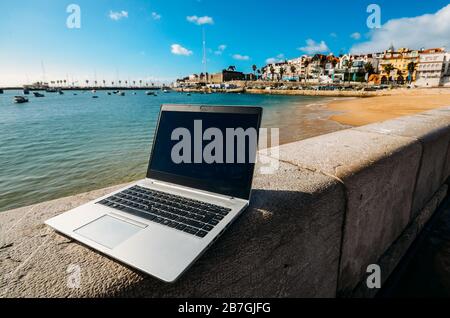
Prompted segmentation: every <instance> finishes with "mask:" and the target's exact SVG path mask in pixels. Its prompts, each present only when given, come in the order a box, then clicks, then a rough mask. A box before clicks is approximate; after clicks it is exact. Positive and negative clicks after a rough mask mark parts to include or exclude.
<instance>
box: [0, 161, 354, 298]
mask: <svg viewBox="0 0 450 318" xmlns="http://www.w3.org/2000/svg"><path fill="white" fill-rule="evenodd" d="M254 183H255V188H256V190H255V191H254V193H253V200H252V205H251V207H250V208H249V209H248V210H247V211H246V212H245V213H244V214H243V215H242V216H241V217H240V218H239V219H238V220H237V221H236V223H235V224H234V225H233V226H232V227H231V228H230V229H229V230H228V231H227V232H225V234H224V235H223V236H222V238H221V239H220V240H218V241H217V243H216V244H215V245H213V247H212V248H211V249H210V250H209V251H207V252H206V253H205V255H203V256H202V257H201V258H200V259H199V260H198V261H197V262H196V263H195V265H194V266H193V267H192V268H191V269H190V270H189V271H188V272H187V273H186V274H185V275H184V276H183V277H182V278H181V279H180V280H179V281H178V282H177V283H175V284H166V283H162V282H160V281H158V280H156V279H154V278H151V277H147V276H145V275H141V274H139V273H135V272H133V271H131V270H130V269H127V268H125V267H123V266H121V265H119V264H118V263H115V262H113V261H111V260H109V259H107V258H105V257H102V256H100V255H98V254H96V253H95V252H93V251H91V250H89V249H87V248H85V247H84V246H81V245H78V244H77V243H74V242H72V241H70V240H68V239H66V238H64V237H62V236H60V235H58V234H56V233H54V232H53V231H51V230H50V229H49V228H47V227H45V226H44V225H43V224H42V222H43V221H44V220H45V219H47V218H49V217H51V216H53V215H56V214H59V213H61V212H63V211H65V210H68V209H70V208H72V207H74V206H76V205H80V204H82V203H84V202H87V201H89V200H91V199H93V198H96V197H98V196H100V195H103V194H105V193H108V192H110V191H111V190H113V189H114V188H109V189H103V190H98V191H93V192H90V193H87V194H83V195H80V196H74V197H68V198H63V199H59V200H55V201H52V202H47V203H42V204H38V205H35V206H32V207H26V208H21V209H17V210H14V211H10V212H6V213H2V214H0V223H1V224H3V225H5V229H7V230H6V231H2V232H3V233H4V234H6V235H5V237H4V243H3V245H2V247H0V260H1V262H2V263H1V264H2V265H1V267H2V272H3V273H8V274H7V275H2V277H1V281H0V295H1V296H3V297H5V296H6V297H18V296H19V297H23V296H26V297H72V296H83V297H99V296H125V297H128V296H145V297H163V296H164V297H165V296H170V297H219V296H224V297H247V296H254V297H262V296H265V297H283V296H290V297H334V296H335V294H336V285H337V272H338V263H339V250H340V240H341V227H342V222H343V215H344V209H345V199H344V191H343V187H342V185H341V184H340V183H339V182H337V181H336V180H334V179H333V178H330V177H328V176H325V175H323V174H320V173H314V172H311V171H308V170H305V169H299V168H297V167H296V166H293V165H290V164H282V165H281V167H280V170H279V171H278V173H277V174H276V175H270V176H268V175H267V176H264V175H258V176H257V177H256V179H255V182H254ZM24 216H25V217H24ZM22 217H24V218H22ZM8 229H10V230H8ZM71 264H73V265H79V266H80V268H81V271H82V272H81V273H82V276H81V288H80V289H70V288H68V287H67V279H68V273H67V272H66V271H67V269H68V267H69V266H70V265H71Z"/></svg>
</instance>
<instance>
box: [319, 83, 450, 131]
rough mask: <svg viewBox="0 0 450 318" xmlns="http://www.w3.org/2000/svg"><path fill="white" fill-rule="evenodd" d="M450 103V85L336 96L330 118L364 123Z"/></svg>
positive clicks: (357, 124) (351, 123)
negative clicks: (377, 93) (368, 94)
mask: <svg viewBox="0 0 450 318" xmlns="http://www.w3.org/2000/svg"><path fill="white" fill-rule="evenodd" d="M442 106H450V88H437V89H399V90H393V91H390V92H389V94H388V95H383V96H376V97H368V98H353V99H345V100H337V101H333V102H331V103H330V104H328V108H329V109H330V110H333V111H342V112H343V113H342V114H338V115H333V116H331V117H330V119H331V120H334V121H337V122H339V123H341V124H343V125H350V126H362V125H367V124H370V123H374V122H379V121H383V120H387V119H391V118H395V117H399V116H404V115H408V114H414V113H419V112H422V111H426V110H429V109H433V108H438V107H442Z"/></svg>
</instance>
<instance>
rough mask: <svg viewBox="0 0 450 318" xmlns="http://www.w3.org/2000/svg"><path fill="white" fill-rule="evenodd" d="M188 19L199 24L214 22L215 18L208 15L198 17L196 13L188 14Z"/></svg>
mask: <svg viewBox="0 0 450 318" xmlns="http://www.w3.org/2000/svg"><path fill="white" fill-rule="evenodd" d="M186 20H188V21H189V22H191V23H195V24H197V25H203V24H214V20H213V18H211V17H208V16H207V15H205V16H203V17H198V16H196V15H191V16H187V17H186Z"/></svg>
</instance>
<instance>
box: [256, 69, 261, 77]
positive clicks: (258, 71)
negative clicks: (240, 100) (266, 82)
mask: <svg viewBox="0 0 450 318" xmlns="http://www.w3.org/2000/svg"><path fill="white" fill-rule="evenodd" d="M256 73H258V77H257V79H260V78H261V70H257V71H256Z"/></svg>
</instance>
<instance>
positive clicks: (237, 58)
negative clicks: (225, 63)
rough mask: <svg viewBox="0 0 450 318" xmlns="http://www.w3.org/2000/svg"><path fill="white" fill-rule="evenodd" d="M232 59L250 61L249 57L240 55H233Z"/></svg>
mask: <svg viewBox="0 0 450 318" xmlns="http://www.w3.org/2000/svg"><path fill="white" fill-rule="evenodd" d="M233 58H234V59H235V60H238V61H248V60H250V56H248V55H241V54H233Z"/></svg>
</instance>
